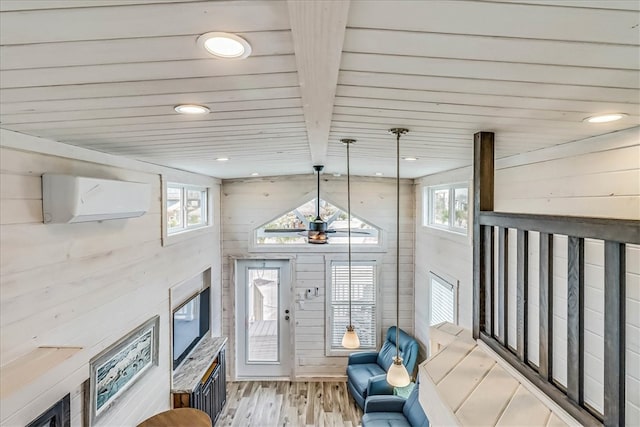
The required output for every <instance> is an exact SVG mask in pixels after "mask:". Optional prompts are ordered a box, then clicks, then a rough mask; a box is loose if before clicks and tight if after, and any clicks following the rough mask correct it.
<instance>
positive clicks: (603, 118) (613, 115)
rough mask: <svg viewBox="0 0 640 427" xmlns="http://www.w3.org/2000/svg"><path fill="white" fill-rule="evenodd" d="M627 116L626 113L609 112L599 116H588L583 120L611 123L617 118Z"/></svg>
mask: <svg viewBox="0 0 640 427" xmlns="http://www.w3.org/2000/svg"><path fill="white" fill-rule="evenodd" d="M627 116H628V114H626V113H608V114H600V115H597V116H591V117H587V118H586V119H583V120H582V121H583V122H587V123H609V122H615V121H616V120H620V119H622V118H624V117H627Z"/></svg>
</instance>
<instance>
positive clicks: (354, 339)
mask: <svg viewBox="0 0 640 427" xmlns="http://www.w3.org/2000/svg"><path fill="white" fill-rule="evenodd" d="M340 142H342V143H343V144H344V145H346V146H347V223H348V235H347V236H348V237H347V242H348V246H349V324H348V325H347V331H346V332H345V333H344V336H343V337H342V346H343V347H344V348H348V349H350V350H352V349H356V348H359V347H360V338H358V334H357V333H356V330H355V328H354V327H353V323H351V170H350V167H349V146H351V144H353V143H354V142H356V140H355V139H341V140H340Z"/></svg>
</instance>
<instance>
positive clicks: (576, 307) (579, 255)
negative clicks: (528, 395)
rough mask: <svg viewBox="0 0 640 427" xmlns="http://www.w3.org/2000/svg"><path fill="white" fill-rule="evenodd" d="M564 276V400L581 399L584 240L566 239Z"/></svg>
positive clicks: (577, 238)
mask: <svg viewBox="0 0 640 427" xmlns="http://www.w3.org/2000/svg"><path fill="white" fill-rule="evenodd" d="M567 251H568V253H567V258H568V270H567V272H568V275H567V287H568V295H567V396H569V398H570V399H571V400H573V401H574V402H575V403H577V404H578V405H582V403H583V397H584V239H582V238H579V237H573V236H569V242H568V248H567Z"/></svg>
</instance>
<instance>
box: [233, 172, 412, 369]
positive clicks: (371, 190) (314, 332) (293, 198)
mask: <svg viewBox="0 0 640 427" xmlns="http://www.w3.org/2000/svg"><path fill="white" fill-rule="evenodd" d="M346 189H347V184H346V179H345V177H340V178H336V177H333V176H324V175H323V176H322V182H321V197H322V198H323V199H325V200H327V201H329V202H331V203H333V204H334V205H336V206H338V207H341V208H343V209H346V205H347V200H346ZM351 192H352V199H351V206H352V214H353V215H355V216H358V217H360V218H362V219H363V220H365V221H368V222H369V223H371V224H373V225H375V226H377V227H380V228H381V229H382V230H383V239H384V241H385V249H383V251H382V252H373V253H370V255H371V257H372V258H379V259H381V261H382V268H381V270H382V271H381V277H380V278H379V284H380V285H381V286H382V289H381V290H382V292H381V293H380V300H379V301H380V304H381V308H382V322H381V324H382V330H381V334H383V333H386V330H387V328H388V327H389V326H391V325H394V324H395V307H396V306H395V299H396V298H395V246H396V244H395V239H396V234H395V180H393V179H385V178H361V177H352V179H351ZM400 192H401V195H400V197H401V207H400V210H401V213H400V214H401V218H400V264H401V265H400V304H401V307H402V308H401V312H400V327H401V328H402V329H404V330H406V331H408V332H409V333H413V319H414V315H413V242H414V218H413V214H414V211H415V207H414V198H413V187H412V183H411V181H406V180H402V181H401V190H400ZM222 193H223V195H222V209H223V247H224V267H223V270H224V300H225V304H224V306H225V311H224V328H225V332H224V334H225V335H228V336H229V348H230V349H231V350H230V351H229V354H234V349H235V342H234V333H233V331H232V330H231V325H232V324H233V322H232V318H233V315H234V313H233V312H232V310H231V309H230V308H228V307H231V306H232V304H230V301H231V299H230V296H231V293H232V292H234V284H233V283H231V279H230V271H231V265H230V263H229V262H230V261H229V257H230V256H235V257H240V258H242V257H248V256H250V257H253V258H256V257H258V258H260V257H262V258H264V259H269V258H270V257H278V256H287V257H295V261H296V262H295V266H296V270H295V271H294V276H295V283H294V295H295V294H299V293H303V292H304V290H305V289H307V288H315V287H318V288H320V296H319V297H315V298H311V299H307V300H306V301H305V303H304V308H303V309H300V307H299V306H298V305H297V304H294V303H293V302H292V308H294V310H293V319H294V320H295V352H294V358H295V361H294V370H295V376H296V377H297V378H301V377H331V376H343V375H345V369H346V363H347V361H346V357H335V356H332V357H327V356H325V338H324V337H325V335H324V334H325V295H326V292H325V274H326V272H325V256H332V257H333V256H336V255H341V254H342V255H344V259H345V260H346V259H347V253H346V252H347V248H346V246H338V247H335V246H334V247H332V246H320V247H318V246H303V247H302V248H299V249H290V250H285V251H282V250H280V251H277V252H273V251H271V252H268V251H265V250H252V249H251V248H250V247H249V241H250V238H251V234H252V232H253V230H254V229H255V228H257V227H259V226H260V225H262V224H264V223H266V222H268V221H270V220H272V219H273V218H276V217H278V216H280V215H281V214H284V213H285V212H288V211H289V210H291V209H293V208H296V207H298V206H300V205H301V204H302V203H304V202H306V201H308V200H310V199H312V198H314V197H315V195H316V179H315V177H314V176H313V175H311V173H309V175H305V176H295V177H279V178H260V179H246V180H228V181H223V185H222ZM287 249H288V248H287ZM353 254H354V256H360V255H361V254H363V251H362V249H359V248H358V247H357V246H355V245H354V246H353ZM229 359H230V360H229V363H228V366H229V368H228V372H229V374H230V375H231V376H233V375H234V372H235V362H234V361H233V357H229Z"/></svg>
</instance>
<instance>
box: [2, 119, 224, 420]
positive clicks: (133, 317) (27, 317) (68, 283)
mask: <svg viewBox="0 0 640 427" xmlns="http://www.w3.org/2000/svg"><path fill="white" fill-rule="evenodd" d="M2 143H3V147H2V148H0V159H1V162H2V163H1V168H0V169H1V173H2V182H3V183H2V187H1V192H0V198H1V199H2V207H3V212H2V215H1V216H0V236H1V241H0V245H1V247H2V250H1V251H0V265H1V267H2V268H1V273H0V288H1V289H2V293H1V298H0V324H1V327H2V340H1V353H0V357H1V359H2V364H3V368H4V367H5V365H6V364H7V363H10V362H12V361H16V362H15V363H19V361H20V360H22V358H23V357H24V355H25V354H28V353H29V352H30V351H32V350H33V349H34V348H36V347H38V346H66V347H80V348H81V350H79V351H78V352H76V353H75V354H74V355H73V356H72V357H70V358H68V359H66V360H64V361H62V362H61V363H58V364H56V365H55V366H52V367H50V369H48V370H47V371H46V372H39V373H37V375H36V378H35V379H33V381H31V382H29V383H28V384H24V385H22V386H21V387H18V388H17V389H16V390H15V391H13V392H12V393H10V394H8V395H3V398H2V402H1V405H2V414H1V421H0V423H1V424H2V425H7V426H14V425H25V424H27V423H28V422H30V421H31V420H32V419H33V418H34V417H35V416H37V414H39V413H41V412H43V411H44V410H46V409H47V408H48V407H49V406H51V405H52V404H53V403H54V402H55V401H57V400H58V399H60V398H61V397H62V396H63V395H64V394H66V393H71V394H72V414H71V415H72V420H73V424H72V425H73V426H79V425H81V420H82V413H81V411H82V405H81V400H82V399H81V393H80V388H81V384H82V382H83V381H84V380H85V379H87V377H88V375H89V370H88V364H89V361H90V359H91V358H93V357H94V356H95V355H97V354H98V353H100V352H101V351H102V350H104V349H105V348H107V347H109V346H110V345H111V344H112V343H113V342H115V341H117V340H118V339H119V338H120V337H122V336H123V335H125V334H126V333H127V332H128V331H130V330H132V329H133V328H135V327H136V326H137V325H139V324H140V323H142V322H143V321H145V320H147V319H148V318H150V317H152V316H153V315H156V314H158V315H160V351H159V355H160V360H159V366H158V367H155V368H152V369H151V370H150V371H149V372H148V373H147V374H146V375H145V376H144V377H143V378H142V380H141V381H139V382H138V383H136V384H135V385H134V386H133V387H132V388H131V389H130V390H129V391H128V392H127V398H126V399H124V400H120V401H119V403H118V404H117V405H116V406H115V407H114V408H113V409H112V410H110V411H109V413H108V414H106V415H105V416H104V417H103V418H101V419H100V420H99V421H98V423H97V424H96V425H134V424H137V423H138V422H140V421H141V420H143V419H145V418H147V417H148V416H150V415H153V414H154V413H157V412H160V411H162V410H165V409H168V407H169V387H170V361H169V357H168V356H169V354H170V342H169V327H170V326H169V325H170V317H171V316H170V306H169V289H170V288H171V287H172V286H173V285H175V284H177V283H180V282H183V281H185V280H187V279H189V278H191V277H193V276H196V275H197V274H199V273H201V272H202V271H204V270H206V269H207V268H213V273H212V276H213V280H212V281H213V282H214V283H217V284H218V287H219V283H220V274H221V273H220V263H219V259H220V243H219V242H220V234H219V227H220V226H219V219H220V218H219V215H217V216H216V217H215V218H216V222H215V225H214V227H211V228H210V229H209V231H208V232H207V233H205V234H198V235H194V238H192V239H188V240H186V241H184V242H181V243H180V244H176V245H173V246H171V247H165V248H163V247H162V246H161V241H160V237H161V228H160V225H161V221H162V218H161V216H160V202H161V197H160V174H168V175H169V176H172V177H173V178H176V177H179V178H180V180H181V182H192V183H194V184H204V185H208V186H210V187H211V188H212V190H211V194H212V195H213V196H214V197H215V196H216V194H217V193H218V192H219V188H220V184H219V182H218V181H217V180H215V179H213V178H210V177H203V176H198V175H194V174H189V173H185V172H181V171H170V170H168V169H166V168H162V167H157V166H152V165H149V164H144V163H140V162H134V161H118V160H117V159H115V158H113V156H110V155H106V154H100V153H96V152H93V153H87V152H86V151H87V150H83V149H74V148H73V147H68V146H65V145H64V144H59V143H54V142H52V141H44V140H39V139H37V138H33V137H28V136H25V135H19V134H16V133H12V132H7V131H3V133H2ZM14 145H16V146H19V147H20V148H21V149H16V148H10V147H12V146H14ZM29 148H31V149H32V150H34V151H24V150H26V149H29ZM37 151H41V152H40V153H39V152H37ZM123 160H124V159H123ZM44 172H48V173H71V174H78V175H86V176H97V177H102V178H119V179H125V180H127V179H128V180H135V181H141V182H148V183H149V184H151V186H152V188H153V191H152V194H153V200H154V203H153V204H154V206H155V207H154V208H152V209H151V210H150V212H149V213H148V214H146V215H144V216H142V217H140V218H136V219H135V220H131V221H129V220H116V221H104V222H90V223H84V224H63V225H56V226H52V227H49V226H47V225H45V224H42V223H41V203H42V202H41V197H42V196H41V192H40V188H38V186H37V185H36V183H37V182H39V180H40V176H41V175H42V173H44ZM215 198H216V199H218V197H215ZM38 204H40V208H38V207H37V205H38ZM5 206H9V208H7V209H6V210H5ZM214 295H215V294H214ZM214 298H215V297H214ZM220 304H221V301H220V299H219V297H218V300H217V301H214V308H215V307H216V306H219V305H220ZM114 313H115V314H117V315H114ZM214 316H220V311H219V310H218V311H217V312H215V313H214ZM216 322H217V323H218V324H219V320H215V321H214V323H216ZM150 390H153V391H151V392H150Z"/></svg>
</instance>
